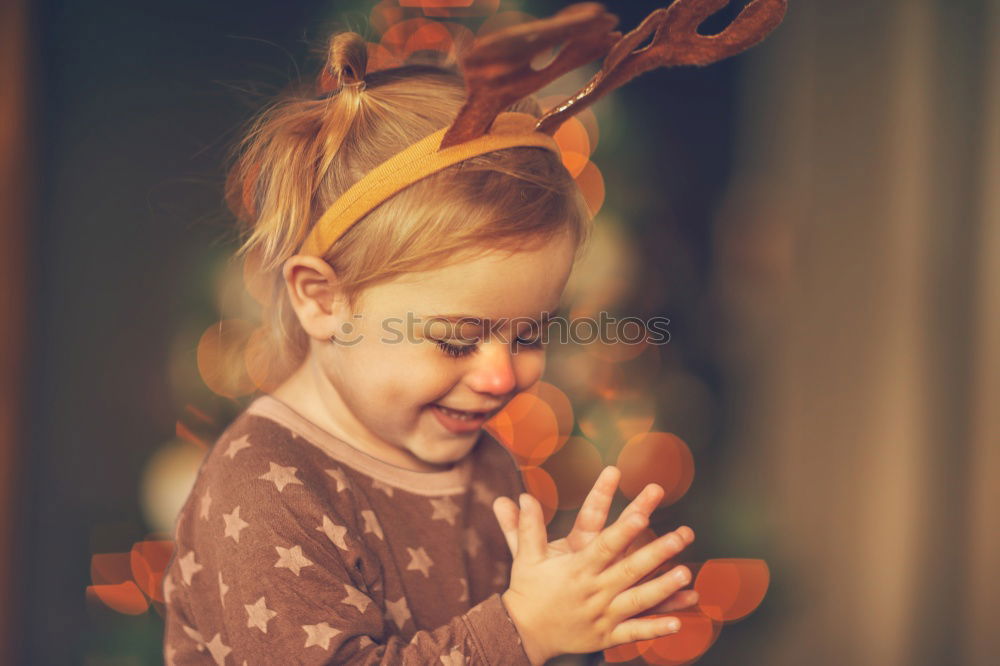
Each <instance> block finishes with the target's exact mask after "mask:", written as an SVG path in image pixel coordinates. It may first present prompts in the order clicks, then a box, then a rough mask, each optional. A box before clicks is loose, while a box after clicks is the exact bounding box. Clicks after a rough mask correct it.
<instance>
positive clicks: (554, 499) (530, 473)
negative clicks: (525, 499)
mask: <svg viewBox="0 0 1000 666" xmlns="http://www.w3.org/2000/svg"><path fill="white" fill-rule="evenodd" d="M521 478H522V479H523V480H524V489H525V490H527V491H528V494H530V495H531V496H532V497H534V498H535V499H536V500H538V503H539V504H541V505H542V515H543V516H544V517H545V524H546V525H548V524H549V523H550V522H552V519H553V518H554V517H555V515H556V510H557V509H558V508H559V490H558V489H557V488H556V482H555V481H554V480H553V479H552V477H551V476H550V475H549V473H548V472H546V471H545V470H544V469H542V468H541V467H524V468H522V469H521Z"/></svg>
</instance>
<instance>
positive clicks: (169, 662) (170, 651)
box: [163, 645, 177, 666]
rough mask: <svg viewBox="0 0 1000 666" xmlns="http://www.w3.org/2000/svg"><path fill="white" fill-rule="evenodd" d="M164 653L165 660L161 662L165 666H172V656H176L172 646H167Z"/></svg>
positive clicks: (175, 650)
mask: <svg viewBox="0 0 1000 666" xmlns="http://www.w3.org/2000/svg"><path fill="white" fill-rule="evenodd" d="M165 653H166V658H165V659H164V660H163V662H164V663H165V664H166V666H174V664H175V662H174V655H175V654H177V649H176V648H174V647H173V646H170V645H168V646H167V649H166V650H165Z"/></svg>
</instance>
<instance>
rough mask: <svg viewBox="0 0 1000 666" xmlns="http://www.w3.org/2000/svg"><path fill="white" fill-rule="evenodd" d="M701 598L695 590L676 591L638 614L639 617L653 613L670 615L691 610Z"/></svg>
mask: <svg viewBox="0 0 1000 666" xmlns="http://www.w3.org/2000/svg"><path fill="white" fill-rule="evenodd" d="M699 599H701V596H700V595H699V594H698V591H697V590H691V589H686V590H677V591H676V592H674V593H673V594H671V595H670V596H669V597H667V598H666V599H664V600H663V601H662V602H661V603H658V604H656V605H655V606H653V607H652V608H649V609H647V610H644V611H643V612H641V613H639V615H653V614H655V613H672V612H674V611H678V610H684V609H685V608H691V607H692V606H695V605H697V604H698V600H699Z"/></svg>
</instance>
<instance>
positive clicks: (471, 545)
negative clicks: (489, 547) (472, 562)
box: [465, 527, 483, 557]
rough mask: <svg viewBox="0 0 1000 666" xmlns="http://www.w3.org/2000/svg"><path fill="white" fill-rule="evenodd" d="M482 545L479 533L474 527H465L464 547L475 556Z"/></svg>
mask: <svg viewBox="0 0 1000 666" xmlns="http://www.w3.org/2000/svg"><path fill="white" fill-rule="evenodd" d="M481 545H483V541H482V539H480V538H479V533H478V532H477V531H476V529H475V528H474V527H466V528H465V549H466V550H468V551H469V553H471V554H472V556H473V557H475V556H476V555H477V554H478V553H479V547H480V546H481Z"/></svg>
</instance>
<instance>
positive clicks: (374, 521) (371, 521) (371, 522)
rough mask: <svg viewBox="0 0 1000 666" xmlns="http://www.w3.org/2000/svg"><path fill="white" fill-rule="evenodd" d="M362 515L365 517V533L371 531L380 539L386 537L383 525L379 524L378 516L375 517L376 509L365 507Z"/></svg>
mask: <svg viewBox="0 0 1000 666" xmlns="http://www.w3.org/2000/svg"><path fill="white" fill-rule="evenodd" d="M361 517H362V518H364V519H365V529H364V533H365V534H368V533H369V532H371V533H372V534H374V535H375V536H377V537H378V538H379V539H385V536H384V535H383V534H382V526H381V525H379V522H378V518H376V517H375V512H374V511H372V510H371V509H365V510H363V511H362V512H361Z"/></svg>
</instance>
